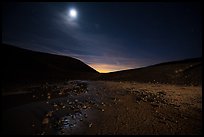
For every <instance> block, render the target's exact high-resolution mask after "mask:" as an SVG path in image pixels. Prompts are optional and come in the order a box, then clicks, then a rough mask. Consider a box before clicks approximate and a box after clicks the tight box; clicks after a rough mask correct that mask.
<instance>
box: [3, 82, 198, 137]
mask: <svg viewBox="0 0 204 137" xmlns="http://www.w3.org/2000/svg"><path fill="white" fill-rule="evenodd" d="M2 90H3V93H5V94H2V107H3V112H2V120H3V121H2V122H3V134H31V135H62V134H64V135H70V134H74V135H75V134H85V135H200V134H202V86H179V85H168V84H153V83H137V82H113V81H82V80H73V81H65V82H60V83H44V84H36V85H34V84H33V85H27V86H20V87H15V88H10V89H9V91H6V92H4V90H8V89H2Z"/></svg>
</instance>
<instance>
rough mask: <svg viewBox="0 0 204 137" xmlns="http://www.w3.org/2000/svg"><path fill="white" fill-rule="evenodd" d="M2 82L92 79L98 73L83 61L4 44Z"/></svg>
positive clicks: (2, 49)
mask: <svg viewBox="0 0 204 137" xmlns="http://www.w3.org/2000/svg"><path fill="white" fill-rule="evenodd" d="M1 59H2V63H1V64H2V66H1V68H2V71H1V81H2V84H3V85H5V84H11V83H15V84H17V83H30V82H38V81H47V80H48V81H53V80H54V81H55V80H62V79H67V80H69V79H91V78H92V76H94V75H96V74H98V72H97V71H96V70H94V69H93V68H91V67H89V66H88V65H86V64H85V63H83V62H81V61H80V60H77V59H74V58H71V57H65V56H59V55H54V54H48V53H41V52H35V51H30V50H26V49H21V48H17V47H14V46H11V45H7V44H2V45H1Z"/></svg>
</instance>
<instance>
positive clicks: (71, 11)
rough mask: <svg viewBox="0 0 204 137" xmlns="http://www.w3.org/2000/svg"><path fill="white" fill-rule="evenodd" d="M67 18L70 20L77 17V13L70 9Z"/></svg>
mask: <svg viewBox="0 0 204 137" xmlns="http://www.w3.org/2000/svg"><path fill="white" fill-rule="evenodd" d="M69 16H70V17H72V18H76V17H77V11H76V10H75V9H71V10H70V11H69Z"/></svg>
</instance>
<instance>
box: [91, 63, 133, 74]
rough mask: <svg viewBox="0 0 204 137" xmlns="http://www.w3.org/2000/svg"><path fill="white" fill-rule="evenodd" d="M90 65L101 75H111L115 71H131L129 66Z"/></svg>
mask: <svg viewBox="0 0 204 137" xmlns="http://www.w3.org/2000/svg"><path fill="white" fill-rule="evenodd" d="M89 65H90V66H91V67H92V68H94V69H95V70H97V71H98V72H100V73H109V72H114V71H120V70H126V69H130V67H127V66H119V65H118V66H117V65H110V64H89Z"/></svg>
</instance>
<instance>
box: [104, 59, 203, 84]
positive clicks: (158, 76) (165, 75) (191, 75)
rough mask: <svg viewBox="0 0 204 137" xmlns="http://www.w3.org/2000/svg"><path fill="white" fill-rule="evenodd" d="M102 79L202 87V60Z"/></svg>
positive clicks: (150, 67)
mask: <svg viewBox="0 0 204 137" xmlns="http://www.w3.org/2000/svg"><path fill="white" fill-rule="evenodd" d="M101 79H104V80H115V81H120V80H121V81H137V82H151V83H166V84H167V83H168V84H182V85H201V83H202V58H193V59H186V60H181V61H173V62H167V63H161V64H157V65H152V66H148V67H144V68H138V69H131V70H124V71H118V72H112V73H108V74H103V75H101Z"/></svg>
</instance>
